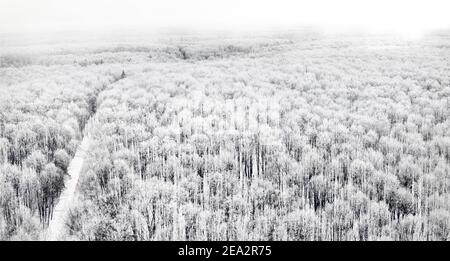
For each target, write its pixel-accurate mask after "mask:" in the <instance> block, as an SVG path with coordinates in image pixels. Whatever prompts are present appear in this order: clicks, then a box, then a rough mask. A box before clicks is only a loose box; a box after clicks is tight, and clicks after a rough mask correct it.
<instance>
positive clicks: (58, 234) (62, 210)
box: [45, 135, 91, 241]
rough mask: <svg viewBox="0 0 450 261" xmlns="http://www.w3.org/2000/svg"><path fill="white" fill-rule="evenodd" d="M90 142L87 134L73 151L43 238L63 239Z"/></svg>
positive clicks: (50, 239)
mask: <svg viewBox="0 0 450 261" xmlns="http://www.w3.org/2000/svg"><path fill="white" fill-rule="evenodd" d="M90 144H91V138H90V137H89V136H88V135H87V136H85V137H84V138H83V141H82V142H81V144H80V146H79V147H78V150H77V152H76V153H75V157H74V158H73V159H72V161H71V162H70V165H69V168H68V171H67V172H68V179H67V180H66V182H65V188H64V190H63V191H62V193H61V196H60V197H59V201H58V203H57V204H56V206H55V209H54V212H53V218H52V219H51V220H50V223H49V226H48V228H47V230H46V232H45V240H48V241H56V240H62V239H63V236H64V229H65V222H66V219H67V216H68V214H69V209H70V207H71V205H72V202H73V199H74V195H75V189H76V187H77V184H78V179H79V177H80V173H81V170H82V168H83V163H84V160H85V159H86V156H87V155H88V149H89V146H90Z"/></svg>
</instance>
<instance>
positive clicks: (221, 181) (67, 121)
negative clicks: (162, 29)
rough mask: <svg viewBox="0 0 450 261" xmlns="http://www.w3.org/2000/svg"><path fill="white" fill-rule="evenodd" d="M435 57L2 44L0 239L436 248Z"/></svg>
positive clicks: (443, 56) (323, 43) (325, 38)
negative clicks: (377, 243) (422, 244)
mask: <svg viewBox="0 0 450 261" xmlns="http://www.w3.org/2000/svg"><path fill="white" fill-rule="evenodd" d="M126 39H130V37H127V38H126ZM149 39H151V40H149ZM18 42H20V43H21V44H18ZM449 47H450V34H449V33H448V32H439V33H435V34H429V35H426V36H424V37H423V38H421V39H420V40H408V39H406V40H405V39H402V38H398V37H393V36H377V35H339V36H336V35H325V34H320V33H314V32H306V31H301V32H285V33H282V34H280V33H266V34H259V35H247V36H238V37H233V36H229V37H223V36H221V37H218V36H211V37H207V36H204V35H196V34H182V35H169V36H168V35H164V36H161V35H160V36H158V37H150V38H145V39H141V40H139V39H138V38H136V39H133V42H112V41H97V42H95V43H93V42H88V41H87V40H86V41H85V40H83V41H79V42H76V41H70V42H51V41H44V40H43V41H42V42H41V43H36V42H33V43H29V42H27V41H26V40H24V39H13V38H11V39H9V38H4V41H3V46H2V48H1V56H0V239H1V240H314V241H315V240H448V239H449V235H450V55H449V54H450V51H449Z"/></svg>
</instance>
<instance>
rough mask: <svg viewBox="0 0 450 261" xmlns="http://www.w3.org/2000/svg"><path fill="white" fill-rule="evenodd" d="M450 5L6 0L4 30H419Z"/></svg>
mask: <svg viewBox="0 0 450 261" xmlns="http://www.w3.org/2000/svg"><path fill="white" fill-rule="evenodd" d="M449 11H450V1H449V0H310V1H304V0H160V1H154V0H0V32H30V31H31V32H36V31H40V30H65V29H81V30H84V29H86V30H88V29H99V28H117V27H133V26H139V27H154V28H160V27H184V28H186V27H192V28H207V29H243V28H245V29H249V28H267V27H283V26H302V25H308V26H310V25H312V26H320V27H323V28H326V29H332V30H336V29H343V28H353V29H355V28H358V29H363V30H369V29H370V31H373V30H375V31H381V32H387V31H389V32H400V33H404V34H418V33H421V32H423V31H424V30H429V29H441V28H449V27H450V14H449Z"/></svg>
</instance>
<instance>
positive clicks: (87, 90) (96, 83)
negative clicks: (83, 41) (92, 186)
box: [0, 67, 113, 240]
mask: <svg viewBox="0 0 450 261" xmlns="http://www.w3.org/2000/svg"><path fill="white" fill-rule="evenodd" d="M1 73H2V79H4V80H5V81H2V83H1V85H0V89H1V91H0V92H1V95H0V240H8V239H13V240H26V239H38V238H39V236H40V231H41V230H42V229H43V228H45V227H46V225H47V224H48V222H49V220H50V219H51V217H52V214H53V209H54V206H55V204H56V202H57V199H58V196H59V194H60V192H61V191H62V189H63V188H64V177H65V175H66V174H67V168H68V166H69V163H70V161H71V159H72V157H73V156H74V154H75V151H76V149H77V146H78V144H79V142H80V140H81V139H82V131H83V129H84V125H85V124H86V122H87V120H88V119H89V117H90V116H91V114H92V113H93V110H94V109H95V104H96V96H95V95H96V93H98V91H99V90H100V89H102V88H104V86H107V84H108V83H109V82H111V81H112V79H113V77H112V76H106V74H105V76H103V77H98V76H97V75H96V74H94V73H92V72H88V71H77V70H74V69H73V68H58V70H54V69H53V68H51V69H45V68H41V67H30V68H27V69H23V70H22V71H19V70H16V69H2V72H1ZM23 73H26V75H27V76H26V77H25V78H24V77H23Z"/></svg>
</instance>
